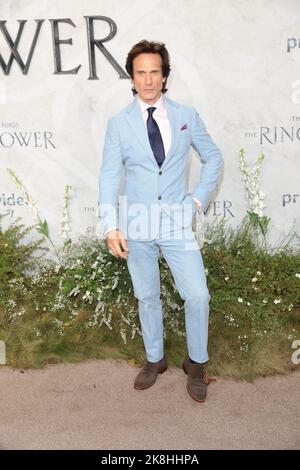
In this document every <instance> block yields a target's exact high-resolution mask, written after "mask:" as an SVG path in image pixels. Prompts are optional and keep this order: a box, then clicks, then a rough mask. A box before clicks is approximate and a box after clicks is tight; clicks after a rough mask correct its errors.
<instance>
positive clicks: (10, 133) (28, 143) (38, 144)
mask: <svg viewBox="0 0 300 470" xmlns="http://www.w3.org/2000/svg"><path fill="white" fill-rule="evenodd" d="M3 129H4V130H3ZM1 147H3V148H6V149H8V148H15V147H21V148H28V147H30V148H42V149H46V150H47V149H49V148H56V146H55V145H54V142H53V135H52V132H51V131H37V130H36V131H32V130H30V131H24V130H23V131H22V130H19V123H17V122H1V123H0V148H1Z"/></svg>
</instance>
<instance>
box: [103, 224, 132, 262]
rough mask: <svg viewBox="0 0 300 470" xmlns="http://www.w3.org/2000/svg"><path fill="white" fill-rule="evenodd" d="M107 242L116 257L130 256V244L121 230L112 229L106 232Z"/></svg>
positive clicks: (125, 257)
mask: <svg viewBox="0 0 300 470" xmlns="http://www.w3.org/2000/svg"><path fill="white" fill-rule="evenodd" d="M106 243H107V247H108V250H109V252H110V253H111V254H112V255H113V256H115V257H116V258H124V259H127V258H128V246H127V241H126V240H125V238H124V235H123V234H122V232H120V230H118V229H114V230H110V231H109V232H108V233H107V234H106Z"/></svg>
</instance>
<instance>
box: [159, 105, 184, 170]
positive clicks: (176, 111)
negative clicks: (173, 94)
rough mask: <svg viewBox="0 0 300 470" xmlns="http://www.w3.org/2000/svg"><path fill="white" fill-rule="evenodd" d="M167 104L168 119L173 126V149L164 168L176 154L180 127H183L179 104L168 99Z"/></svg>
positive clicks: (164, 163)
mask: <svg viewBox="0 0 300 470" xmlns="http://www.w3.org/2000/svg"><path fill="white" fill-rule="evenodd" d="M165 103H166V108H167V113H168V118H169V121H170V126H171V147H170V150H169V152H168V153H167V155H166V158H165V160H164V162H163V164H162V167H163V166H165V165H166V163H167V161H168V160H169V159H170V158H171V157H172V155H173V154H174V152H175V150H176V148H177V145H178V139H179V135H180V126H181V109H180V107H179V106H178V105H177V103H174V102H173V101H171V100H169V99H168V98H167V97H165Z"/></svg>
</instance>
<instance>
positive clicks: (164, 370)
mask: <svg viewBox="0 0 300 470" xmlns="http://www.w3.org/2000/svg"><path fill="white" fill-rule="evenodd" d="M166 370H168V367H166V368H164V369H162V370H160V371H159V372H158V373H159V374H163V373H164V372H166ZM156 378H157V377H155V380H154V382H152V383H151V384H150V385H146V386H145V387H136V386H135V385H133V387H134V388H135V390H146V389H147V388H150V387H152V385H154V384H155V382H156Z"/></svg>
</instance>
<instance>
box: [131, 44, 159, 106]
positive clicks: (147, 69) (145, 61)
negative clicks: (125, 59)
mask: <svg viewBox="0 0 300 470" xmlns="http://www.w3.org/2000/svg"><path fill="white" fill-rule="evenodd" d="M164 81H165V78H164V77H163V75H162V61H161V57H160V55H159V54H152V53H142V54H139V55H138V56H137V57H135V59H133V79H132V82H133V85H134V88H135V89H136V91H137V93H138V96H139V97H140V98H141V100H143V101H145V103H148V104H154V103H155V102H156V101H157V100H158V99H159V97H160V95H161V90H162V87H163V83H164Z"/></svg>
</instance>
